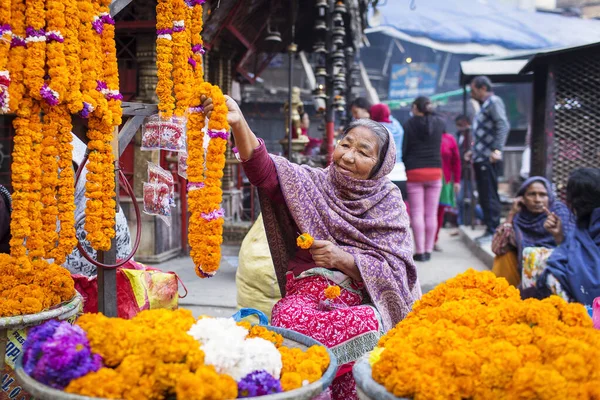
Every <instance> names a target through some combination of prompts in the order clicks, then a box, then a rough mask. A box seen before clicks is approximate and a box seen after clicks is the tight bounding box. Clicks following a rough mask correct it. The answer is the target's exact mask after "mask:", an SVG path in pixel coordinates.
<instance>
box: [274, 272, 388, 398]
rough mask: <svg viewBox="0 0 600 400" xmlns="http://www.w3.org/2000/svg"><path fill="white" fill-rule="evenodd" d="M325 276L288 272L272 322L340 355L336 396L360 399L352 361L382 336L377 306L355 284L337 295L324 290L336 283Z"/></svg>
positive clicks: (342, 287) (346, 287)
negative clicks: (298, 275)
mask: <svg viewBox="0 0 600 400" xmlns="http://www.w3.org/2000/svg"><path fill="white" fill-rule="evenodd" d="M334 284H335V283H334V282H332V281H331V280H330V279H328V278H326V277H324V276H319V275H315V276H308V277H304V278H294V277H293V275H291V274H288V277H287V284H286V292H287V293H286V295H285V297H284V298H282V299H281V300H280V301H278V302H277V304H275V306H274V307H273V314H272V321H271V324H272V325H273V326H279V327H282V328H287V329H291V330H294V331H296V332H299V333H302V334H304V335H306V336H310V337H312V338H313V339H315V340H317V341H319V342H321V343H323V344H324V345H325V346H327V347H329V348H330V349H331V350H332V351H333V353H334V354H335V355H336V357H337V358H338V365H339V369H338V373H337V375H336V378H335V380H334V381H333V384H332V386H331V395H332V398H333V399H334V400H337V399H339V400H342V399H344V400H351V399H357V398H358V397H357V395H356V384H355V382H354V378H353V377H352V365H354V362H355V361H356V360H357V359H358V358H360V357H361V356H362V355H363V354H365V353H366V352H368V351H370V350H372V349H373V348H374V347H375V346H376V345H377V341H378V340H379V337H380V336H381V330H382V325H381V322H380V320H379V318H378V313H377V310H376V309H375V308H374V307H372V306H369V305H364V304H362V303H363V294H362V293H363V292H362V291H361V290H360V289H358V288H357V287H356V286H354V285H352V286H348V285H346V286H342V285H341V286H340V287H341V294H340V296H339V297H338V298H336V299H333V300H328V299H326V297H325V294H324V291H325V289H326V288H327V287H328V286H331V285H334Z"/></svg>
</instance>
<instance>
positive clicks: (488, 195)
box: [467, 76, 510, 243]
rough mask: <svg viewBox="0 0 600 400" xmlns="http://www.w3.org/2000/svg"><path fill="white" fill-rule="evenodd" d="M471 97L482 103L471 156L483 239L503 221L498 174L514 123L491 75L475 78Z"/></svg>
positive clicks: (469, 157)
mask: <svg viewBox="0 0 600 400" xmlns="http://www.w3.org/2000/svg"><path fill="white" fill-rule="evenodd" d="M471 97H472V98H474V99H475V100H477V101H478V102H479V103H480V104H481V109H480V110H479V112H478V113H477V115H476V116H475V120H474V122H473V147H472V149H471V152H470V153H468V157H467V159H468V160H469V161H471V160H472V162H473V168H474V170H475V180H476V183H477V193H478V195H479V204H481V208H482V210H483V219H484V223H485V226H486V231H485V233H484V234H483V235H482V236H481V237H480V238H478V241H479V242H481V243H483V242H487V241H491V240H492V237H493V236H494V232H495V231H496V228H497V227H498V225H500V211H501V205H500V197H499V195H498V175H499V174H500V164H501V161H502V151H503V150H504V144H505V143H506V138H507V137H508V132H509V131H510V124H509V123H508V118H507V117H506V107H505V106H504V102H503V101H502V99H501V98H500V97H498V96H496V95H495V94H494V92H493V91H492V82H491V81H490V79H489V78H488V77H486V76H478V77H475V78H473V81H472V82H471Z"/></svg>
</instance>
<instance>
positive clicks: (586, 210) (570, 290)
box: [537, 168, 600, 306]
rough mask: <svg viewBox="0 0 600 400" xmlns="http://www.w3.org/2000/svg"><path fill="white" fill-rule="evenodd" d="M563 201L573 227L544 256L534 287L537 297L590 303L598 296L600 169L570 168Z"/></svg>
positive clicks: (599, 295) (599, 293)
mask: <svg viewBox="0 0 600 400" xmlns="http://www.w3.org/2000/svg"><path fill="white" fill-rule="evenodd" d="M567 204H568V205H569V207H570V208H571V210H573V213H574V214H575V217H576V218H577V226H576V228H575V231H574V232H573V234H572V235H569V236H568V237H566V238H565V241H564V242H563V243H562V244H561V245H560V246H558V247H557V248H556V250H554V252H553V253H552V255H551V256H550V258H549V259H548V263H547V266H546V269H545V270H544V271H543V273H542V274H540V276H539V278H538V281H537V289H538V290H539V293H541V295H542V296H540V297H546V296H549V295H551V294H555V295H558V296H561V297H562V298H564V299H565V300H567V301H573V302H578V303H582V304H585V305H590V306H591V305H592V302H593V301H594V299H595V298H596V297H600V169H598V168H579V169H577V170H575V171H573V173H572V174H571V176H570V177H569V181H568V183H567Z"/></svg>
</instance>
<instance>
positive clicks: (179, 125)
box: [160, 116, 187, 152]
mask: <svg viewBox="0 0 600 400" xmlns="http://www.w3.org/2000/svg"><path fill="white" fill-rule="evenodd" d="M186 125H187V118H185V117H176V116H173V117H171V118H169V119H163V120H161V132H160V148H161V149H163V150H170V151H178V152H185V151H186V137H187V135H186V133H187V130H186Z"/></svg>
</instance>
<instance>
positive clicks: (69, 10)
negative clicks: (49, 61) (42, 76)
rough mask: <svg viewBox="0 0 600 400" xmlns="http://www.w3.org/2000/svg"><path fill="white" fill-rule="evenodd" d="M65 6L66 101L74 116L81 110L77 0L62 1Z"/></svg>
mask: <svg viewBox="0 0 600 400" xmlns="http://www.w3.org/2000/svg"><path fill="white" fill-rule="evenodd" d="M64 4H65V22H66V27H65V33H66V34H65V42H64V44H65V49H64V52H65V59H66V61H67V68H68V78H69V83H68V88H69V90H68V91H67V95H66V100H67V102H68V105H69V111H70V112H71V114H76V113H78V112H80V111H82V109H83V100H82V97H81V79H82V75H81V61H80V59H79V55H80V53H81V45H80V43H79V24H80V21H79V10H78V8H77V7H78V6H77V0H64Z"/></svg>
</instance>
